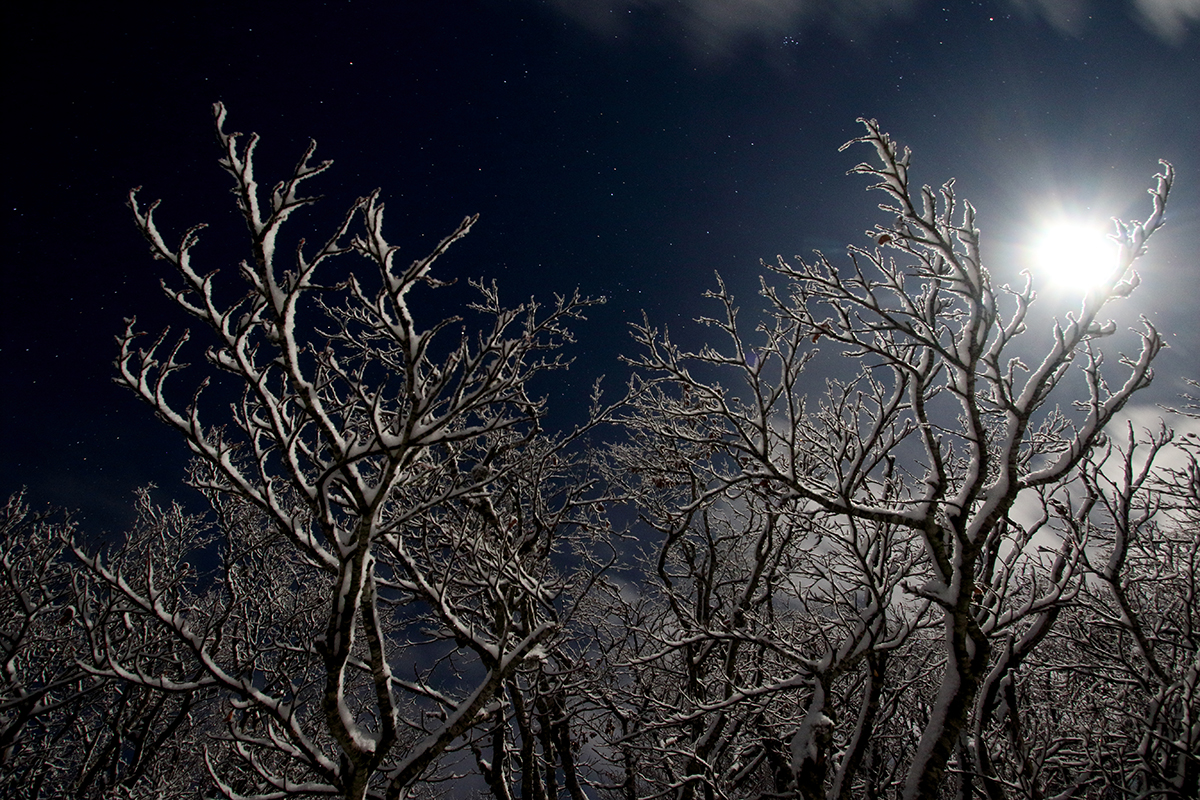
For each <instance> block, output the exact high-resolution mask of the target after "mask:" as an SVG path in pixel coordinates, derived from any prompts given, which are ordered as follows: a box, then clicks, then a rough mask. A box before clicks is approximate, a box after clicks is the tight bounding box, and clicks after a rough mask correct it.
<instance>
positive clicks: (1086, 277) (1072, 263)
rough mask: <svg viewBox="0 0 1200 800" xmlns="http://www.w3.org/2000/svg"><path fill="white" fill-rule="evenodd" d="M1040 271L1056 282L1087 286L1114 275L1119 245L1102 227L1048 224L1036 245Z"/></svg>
mask: <svg viewBox="0 0 1200 800" xmlns="http://www.w3.org/2000/svg"><path fill="white" fill-rule="evenodd" d="M1033 254H1034V262H1035V266H1036V269H1037V270H1038V272H1039V273H1041V274H1043V275H1046V276H1048V277H1049V278H1050V279H1052V280H1053V281H1054V282H1055V283H1059V284H1062V285H1066V286H1076V287H1079V288H1080V289H1087V288H1089V287H1091V286H1094V285H1096V284H1098V283H1100V282H1101V281H1103V280H1104V279H1105V278H1107V277H1109V276H1110V275H1112V271H1113V270H1114V269H1116V266H1117V245H1116V243H1115V242H1114V241H1113V240H1112V239H1110V238H1109V237H1108V236H1107V235H1106V234H1105V232H1104V230H1103V229H1102V228H1100V227H1097V226H1094V225H1084V224H1081V223H1077V222H1060V223H1057V224H1054V225H1050V226H1047V227H1046V228H1045V229H1044V230H1043V231H1042V233H1041V235H1040V236H1039V237H1038V240H1037V242H1036V243H1035V245H1034V248H1033Z"/></svg>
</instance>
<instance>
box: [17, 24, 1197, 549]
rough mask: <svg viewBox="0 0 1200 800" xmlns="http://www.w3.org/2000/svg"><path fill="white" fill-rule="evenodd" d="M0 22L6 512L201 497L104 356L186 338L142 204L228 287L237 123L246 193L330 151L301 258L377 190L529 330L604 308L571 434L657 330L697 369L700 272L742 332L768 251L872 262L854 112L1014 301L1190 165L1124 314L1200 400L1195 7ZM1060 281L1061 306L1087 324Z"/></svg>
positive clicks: (1142, 210) (564, 398)
mask: <svg viewBox="0 0 1200 800" xmlns="http://www.w3.org/2000/svg"><path fill="white" fill-rule="evenodd" d="M4 28H5V34H4V36H5V45H4V51H5V52H4V57H5V69H4V79H5V104H4V105H5V117H6V122H5V135H6V137H7V141H8V146H7V148H6V156H7V158H6V164H5V176H4V181H3V183H4V196H5V204H4V226H5V227H4V245H5V246H4V248H3V251H2V253H3V256H2V258H3V261H2V262H0V269H2V270H3V273H2V274H3V277H4V280H3V290H2V291H0V303H2V304H3V308H2V309H0V365H2V366H0V449H2V453H0V456H2V457H0V492H3V494H4V496H7V494H8V493H9V492H11V491H13V490H15V489H18V488H20V487H21V486H27V487H28V489H29V499H30V500H31V501H33V502H34V503H35V504H37V505H41V504H45V503H54V504H59V505H63V506H68V507H73V508H78V509H80V510H81V513H82V517H81V518H82V520H83V522H84V524H85V525H88V526H91V527H93V528H94V529H95V530H97V531H99V530H101V529H105V528H109V529H111V528H115V527H119V526H120V525H122V524H124V522H125V520H126V519H127V518H128V516H129V513H130V512H129V508H130V500H131V492H132V490H133V488H134V487H136V486H138V485H142V484H145V483H147V482H151V481H153V482H155V483H157V484H158V485H159V486H160V487H162V492H163V494H164V496H165V497H176V496H179V497H182V496H183V495H184V494H185V493H186V491H187V490H185V489H183V488H181V486H180V479H181V478H182V476H183V465H184V463H185V462H186V459H187V452H186V449H185V448H184V446H183V444H182V442H181V441H180V440H179V439H178V438H177V437H176V436H175V435H174V434H173V433H172V432H170V431H169V430H167V429H166V427H165V426H163V425H162V424H161V423H159V422H158V421H157V420H156V419H155V418H154V416H153V414H152V412H151V411H150V410H149V409H148V408H147V407H145V406H143V405H142V404H140V403H139V401H137V400H136V399H135V398H134V397H133V396H132V394H130V393H128V392H126V391H124V390H122V389H120V388H118V387H117V386H115V385H114V384H113V383H112V381H111V376H112V375H113V373H114V370H113V367H112V359H113V357H114V355H115V354H116V349H117V348H116V344H115V342H114V339H113V337H114V336H116V335H117V334H118V333H119V332H120V331H121V330H122V328H123V323H122V319H123V318H124V317H126V316H130V315H134V314H136V315H137V316H138V319H139V324H140V327H141V328H142V329H143V330H148V331H153V332H157V331H158V330H161V329H162V327H164V326H166V325H172V326H173V327H174V328H176V329H178V328H180V327H183V326H186V325H187V323H188V320H186V319H185V318H184V317H183V315H182V312H181V311H179V310H178V309H177V308H176V307H174V306H173V305H172V304H171V303H170V302H169V301H168V300H167V298H166V297H164V296H163V294H162V292H161V291H160V289H159V288H158V280H159V278H160V277H164V276H166V272H165V270H164V265H163V264H161V263H158V262H154V261H152V260H151V259H150V258H149V255H148V250H147V247H146V245H145V244H144V242H143V241H142V239H141V237H140V235H139V234H138V232H137V231H136V230H135V228H134V226H133V224H132V221H131V217H130V215H129V212H128V210H127V209H126V207H125V205H124V200H125V194H126V192H127V191H128V190H129V189H130V188H131V187H133V186H138V185H140V186H143V187H144V189H143V191H142V194H141V197H142V198H143V199H144V200H146V201H149V200H153V199H154V198H162V200H163V205H162V207H161V210H160V212H159V223H160V226H161V227H162V229H163V230H164V232H168V231H169V232H170V236H169V238H173V237H177V236H178V235H179V233H181V232H182V230H183V229H184V228H185V227H187V226H188V225H191V224H193V223H196V222H207V223H209V224H210V226H211V227H210V228H209V230H208V231H206V233H205V234H204V237H203V238H202V240H201V245H200V247H199V249H198V250H197V255H196V258H197V259H198V261H199V263H200V264H201V265H203V266H206V267H207V268H216V267H222V268H225V270H226V273H228V274H229V275H230V277H231V278H232V273H233V269H232V268H233V266H234V265H235V264H236V262H237V261H238V260H239V259H240V258H242V257H243V256H244V255H245V254H247V253H248V251H247V250H246V248H245V236H244V227H243V226H242V225H241V222H240V219H239V218H238V217H237V216H236V211H235V209H234V206H233V203H232V197H231V196H230V195H229V194H228V191H227V189H228V187H229V185H230V184H229V181H228V179H227V176H226V175H225V174H224V173H223V172H222V170H220V168H219V167H218V166H217V164H216V159H217V156H218V151H217V148H216V146H215V144H214V138H213V135H212V119H211V110H210V107H211V104H212V103H213V102H215V101H218V100H220V101H221V102H223V103H225V105H226V106H227V108H228V110H229V122H228V123H227V128H228V129H230V130H240V131H245V132H250V131H257V132H258V133H259V134H261V136H262V142H261V144H260V146H259V151H258V152H259V162H258V165H257V175H258V178H259V181H260V184H265V185H266V186H268V187H269V186H270V185H271V184H273V183H274V182H275V181H276V180H278V179H279V178H281V177H284V176H285V174H286V171H287V170H290V168H291V166H292V165H293V164H294V162H295V160H296V159H297V158H298V157H299V155H300V154H301V153H302V152H303V150H304V147H305V145H306V143H307V141H308V139H309V138H310V137H312V138H315V139H316V140H317V141H318V143H319V147H318V150H317V156H318V158H330V159H333V160H334V162H335V164H334V167H333V169H332V170H331V171H330V172H329V173H326V174H325V175H323V176H321V177H319V178H318V179H316V181H315V182H314V183H315V188H314V186H313V185H310V191H313V190H315V191H319V192H322V193H324V195H325V199H324V200H323V201H322V203H321V204H320V205H319V206H317V207H316V208H314V209H312V210H310V211H308V212H305V213H304V214H302V215H301V216H300V217H299V218H298V219H297V220H295V221H294V222H293V223H292V224H291V225H290V230H291V234H292V236H300V235H308V236H309V237H310V241H315V240H317V239H323V237H324V235H325V234H326V233H327V232H328V230H329V228H330V226H331V225H332V224H334V222H335V221H337V220H339V219H340V217H341V215H342V213H343V212H344V209H345V208H346V206H348V205H349V204H350V203H351V202H352V201H353V200H354V198H356V197H358V196H359V195H362V194H365V193H366V192H369V191H370V190H372V189H374V188H375V187H377V186H378V187H382V189H383V195H384V198H385V199H386V201H387V204H388V215H387V221H388V223H389V226H388V228H389V230H390V235H389V238H390V239H391V240H392V241H394V242H396V243H398V244H401V245H404V246H405V250H406V255H405V260H407V259H411V258H417V257H420V256H423V255H424V254H425V252H426V251H427V250H428V248H430V247H431V246H432V245H433V244H434V243H435V242H436V241H437V240H438V239H440V238H441V237H442V236H444V235H446V234H447V233H449V232H450V231H451V230H453V228H454V226H455V225H456V224H457V223H458V221H459V220H460V219H462V217H464V216H466V215H468V214H473V213H479V214H480V221H479V223H478V224H477V225H476V227H475V229H474V231H473V232H472V233H471V235H470V236H469V237H467V239H466V240H464V241H463V242H460V243H459V244H457V245H456V246H455V247H454V248H453V249H452V250H451V252H450V253H449V255H448V256H447V257H446V258H445V260H444V261H442V262H440V263H441V269H440V271H439V272H438V273H437V274H438V275H439V276H440V277H443V278H451V277H457V278H459V279H460V284H462V283H465V280H466V279H467V278H471V277H483V278H486V279H489V280H490V279H495V280H497V281H498V282H499V285H500V287H501V292H502V297H506V298H507V299H508V301H509V302H510V303H512V304H516V303H518V302H521V301H522V300H524V299H526V298H528V297H529V296H530V295H536V296H537V297H539V298H541V299H545V300H549V299H551V296H552V293H554V292H569V291H570V290H571V289H573V288H574V287H576V286H578V287H580V288H581V289H582V291H583V292H585V293H588V294H595V295H605V296H607V297H608V298H609V302H608V304H607V305H605V306H603V307H602V308H600V309H597V310H596V312H595V313H593V314H592V315H591V318H590V320H589V321H588V322H587V323H584V324H581V325H579V326H578V328H577V330H578V343H577V344H576V345H575V346H574V347H573V348H572V349H571V351H570V354H571V355H573V356H575V358H576V363H575V365H574V366H573V367H572V370H571V372H570V373H569V374H567V375H565V376H559V378H557V379H556V381H555V382H554V383H553V384H552V385H549V384H548V385H547V386H546V387H545V388H544V391H545V392H546V393H548V394H550V395H551V396H552V398H553V399H554V400H555V401H556V402H557V406H558V407H559V408H560V409H565V410H564V411H561V412H560V414H561V417H562V419H563V420H564V421H569V419H570V416H571V409H572V408H575V407H577V403H576V402H575V400H574V398H578V397H579V396H581V394H583V393H586V391H587V389H588V388H589V386H590V384H591V382H592V381H593V380H594V379H595V378H596V377H598V376H599V375H602V374H604V375H607V376H608V383H609V385H610V388H612V389H614V390H615V389H616V388H617V384H619V382H620V381H621V380H622V379H623V377H622V376H623V375H624V374H625V370H624V367H623V366H622V365H621V364H620V362H619V360H618V356H619V355H620V354H621V353H629V352H631V351H632V345H631V343H630V341H629V338H628V334H627V323H628V322H630V321H632V320H635V319H638V318H639V316H640V313H641V310H643V309H644V310H645V312H646V313H647V314H648V316H649V318H650V319H651V321H652V322H654V323H656V324H660V325H662V324H665V325H669V326H670V328H671V331H672V334H673V336H676V338H678V339H681V340H683V341H684V342H685V343H695V344H698V343H699V342H700V341H701V337H702V336H703V331H701V330H699V329H698V328H697V326H696V325H695V324H694V323H693V322H691V320H692V319H693V318H694V317H696V316H698V315H700V314H702V313H705V312H706V306H705V302H704V301H703V300H702V299H701V297H700V294H701V292H702V291H703V290H704V289H706V288H711V287H712V286H713V285H714V277H713V273H714V270H717V271H720V273H721V274H722V276H723V277H724V278H725V280H726V281H727V283H728V284H729V285H730V287H731V288H732V290H733V291H734V293H735V294H736V295H737V296H738V297H739V299H740V301H741V303H740V304H741V305H742V307H743V309H744V313H745V314H746V315H747V319H750V320H752V319H753V313H754V312H755V310H756V309H758V308H759V305H760V304H759V300H758V298H757V297H756V295H755V292H756V291H757V288H758V276H759V274H760V272H761V271H762V270H761V268H760V266H759V260H760V259H767V260H773V259H774V257H775V256H776V254H780V253H782V254H784V255H785V256H791V255H793V254H807V253H809V252H810V251H811V250H813V249H814V248H819V249H821V250H823V251H824V252H826V253H827V254H829V255H831V256H832V255H834V254H837V253H840V252H841V250H842V248H843V247H844V245H845V244H847V243H857V244H868V242H867V241H866V240H865V239H864V231H865V230H866V229H867V228H869V227H870V226H871V225H872V224H874V223H876V222H880V221H884V222H886V220H881V219H880V216H881V215H880V213H879V212H878V211H876V210H875V205H876V203H877V202H879V201H880V200H882V197H881V196H880V197H874V196H872V195H869V194H866V193H864V191H863V189H864V188H865V186H866V183H867V182H866V181H865V180H864V179H862V178H860V177H847V176H846V175H845V172H846V171H847V170H848V169H849V168H850V167H852V166H854V164H856V163H858V162H859V161H861V160H864V159H867V158H868V157H869V155H870V153H869V151H868V150H867V149H865V148H862V147H859V148H852V149H851V150H849V151H846V152H841V153H839V152H838V149H837V148H838V146H839V145H841V144H842V143H843V142H845V141H846V140H848V139H850V138H852V137H854V136H856V135H858V134H859V132H860V130H861V128H860V127H858V126H857V125H856V123H855V119H856V118H857V117H860V116H866V117H874V118H877V119H879V120H880V122H881V123H882V125H883V127H884V128H885V130H888V131H890V132H891V133H892V134H893V136H895V137H896V138H897V139H899V140H900V141H901V142H902V143H904V144H907V145H909V146H911V147H912V148H913V152H914V165H915V166H914V169H915V179H916V181H917V182H918V183H922V182H924V183H930V184H933V185H938V184H940V183H941V182H942V181H943V180H945V179H946V178H948V177H951V176H955V177H957V179H958V183H957V186H958V190H959V192H960V196H961V197H965V198H968V199H970V200H971V201H972V202H973V203H974V204H975V206H976V207H977V209H978V211H979V216H978V225H979V227H980V228H981V230H982V232H983V237H984V247H985V251H984V253H985V257H986V258H987V259H988V262H989V265H990V268H991V269H992V271H993V272H994V273H995V274H996V275H997V276H998V280H1001V281H1002V280H1014V279H1015V276H1016V274H1017V273H1018V272H1019V271H1020V270H1022V269H1025V268H1027V267H1029V266H1030V264H1029V263H1028V262H1029V252H1028V251H1029V247H1030V245H1029V242H1030V240H1031V232H1032V231H1033V230H1034V229H1035V228H1036V227H1037V225H1038V224H1040V221H1041V220H1043V219H1045V218H1048V217H1049V216H1052V215H1058V214H1067V215H1074V216H1076V217H1079V218H1082V219H1088V220H1098V221H1103V220H1105V219H1107V218H1109V217H1111V216H1122V217H1126V218H1129V217H1134V218H1137V219H1144V218H1145V216H1146V215H1147V213H1148V209H1149V198H1148V197H1147V195H1146V194H1145V189H1146V188H1147V187H1148V186H1150V185H1151V183H1152V176H1153V175H1154V173H1155V171H1156V170H1157V169H1158V165H1157V161H1158V159H1159V158H1164V159H1167V160H1169V161H1171V162H1173V163H1174V165H1175V167H1176V170H1177V175H1178V178H1177V183H1176V187H1175V190H1174V192H1173V194H1172V197H1171V200H1170V204H1169V207H1168V224H1167V227H1166V228H1165V229H1164V230H1163V231H1161V232H1160V233H1159V234H1157V235H1156V236H1155V238H1154V239H1153V240H1152V243H1151V252H1150V254H1149V256H1148V257H1147V258H1146V259H1145V260H1144V261H1143V262H1142V263H1141V264H1140V266H1139V271H1140V272H1141V274H1142V277H1143V287H1142V289H1141V290H1139V292H1138V293H1137V294H1136V295H1135V296H1134V297H1133V298H1131V299H1129V300H1128V301H1124V303H1125V304H1124V305H1123V306H1122V307H1121V309H1120V314H1121V315H1123V316H1121V317H1120V318H1119V320H1118V321H1119V322H1121V324H1122V325H1123V326H1125V327H1129V326H1131V325H1133V324H1135V323H1136V320H1137V316H1138V315H1139V314H1145V315H1147V316H1148V317H1150V318H1151V319H1153V320H1154V321H1155V323H1156V324H1157V325H1158V326H1159V328H1160V330H1162V331H1163V333H1164V334H1165V336H1166V339H1167V341H1168V342H1169V344H1170V346H1171V349H1170V350H1169V351H1167V352H1166V353H1164V355H1163V356H1162V357H1161V358H1160V360H1159V362H1158V369H1157V374H1158V378H1157V379H1156V382H1155V385H1154V386H1153V387H1152V389H1151V390H1150V393H1148V394H1146V395H1144V396H1143V397H1142V398H1141V399H1140V400H1139V402H1141V403H1143V404H1146V403H1150V404H1153V403H1154V402H1171V401H1173V399H1174V398H1175V397H1176V396H1177V395H1178V393H1179V392H1180V390H1181V386H1182V378H1183V377H1185V376H1191V377H1200V326H1198V325H1197V324H1196V314H1197V311H1196V309H1197V307H1198V303H1197V296H1198V295H1197V287H1198V286H1200V247H1198V246H1197V243H1198V242H1200V2H1197V0H1138V2H1133V1H1132V0H1130V2H1123V1H1118V0H1108V1H1107V2H1091V3H1089V2H1087V0H1074V1H1072V0H996V2H953V3H934V2H920V1H919V0H910V1H909V2H905V1H904V0H892V1H891V2H888V1H887V0H853V1H851V0H823V1H822V2H808V1H807V0H556V1H555V2H547V1H546V0H509V2H499V1H498V0H496V1H493V0H473V1H472V0H461V1H460V0H453V1H452V0H428V1H424V0H423V1H422V2H413V1H411V0H407V1H406V0H394V1H393V2H359V1H356V2H341V3H339V2H330V3H314V2H305V1H304V0H292V1H291V2H286V3H285V2H271V3H253V2H245V1H243V2H239V3H237V4H227V3H222V2H210V3H175V2H161V1H160V2H156V3H153V4H145V5H143V4H140V3H131V2H116V3H89V4H83V3H59V2H52V1H46V0H43V1H42V2H38V3H30V4H27V7H26V8H24V9H21V10H18V11H11V10H10V11H9V12H8V13H7V15H6V20H5V24H4ZM1045 277H1046V276H1035V279H1037V280H1038V281H1039V286H1044V288H1043V290H1042V291H1041V292H1040V295H1041V303H1042V304H1044V311H1045V312H1047V313H1053V314H1059V315H1061V314H1063V313H1065V312H1066V311H1068V310H1070V309H1071V308H1072V307H1073V305H1074V304H1076V303H1077V302H1078V297H1077V296H1075V295H1072V294H1071V291H1070V287H1062V286H1057V287H1056V286H1055V285H1053V283H1052V282H1051V281H1049V280H1045ZM455 291H458V290H457V289H456V290H452V291H451V292H450V293H449V296H448V297H447V298H444V299H443V300H444V302H446V303H449V304H452V303H454V302H458V301H459V300H461V298H462V297H465V296H467V295H465V294H463V293H461V292H460V293H459V294H458V295H455V294H454V292H455ZM456 298H458V299H456ZM443 300H431V301H430V306H429V308H426V309H424V312H425V313H426V314H427V315H428V316H427V317H426V319H425V321H426V322H432V321H433V320H434V319H435V318H437V317H436V316H435V315H437V314H440V313H445V312H446V311H448V310H453V309H452V308H451V306H450V305H445V306H443V305H439V303H441V302H443ZM197 338H202V337H197ZM193 355H194V356H195V357H196V359H198V358H199V356H200V351H199V349H197V350H196V351H195V352H194V353H193ZM1114 356H1115V353H1114ZM1112 360H1113V361H1115V360H1116V359H1115V357H1114V358H1113V359H1112ZM191 374H192V375H193V376H196V378H197V379H198V377H199V375H200V370H199V369H197V370H194V371H193V372H192V373H191ZM180 386H181V387H182V386H183V384H180ZM211 417H212V415H211V414H210V418H211Z"/></svg>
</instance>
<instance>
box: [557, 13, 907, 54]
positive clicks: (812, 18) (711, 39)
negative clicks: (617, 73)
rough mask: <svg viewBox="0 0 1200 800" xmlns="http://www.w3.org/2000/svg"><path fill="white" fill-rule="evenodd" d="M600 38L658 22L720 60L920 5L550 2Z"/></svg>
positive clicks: (859, 25)
mask: <svg viewBox="0 0 1200 800" xmlns="http://www.w3.org/2000/svg"><path fill="white" fill-rule="evenodd" d="M551 2H552V3H553V5H554V6H556V7H557V8H558V9H559V11H561V12H562V13H564V14H566V15H567V16H569V17H573V18H574V19H576V20H578V21H579V22H581V23H583V24H584V25H586V26H587V27H589V28H591V29H592V30H593V31H595V32H596V33H598V34H602V35H605V36H614V37H618V38H619V37H621V36H622V35H624V34H626V33H628V32H629V31H630V30H631V29H632V28H633V27H634V26H635V25H636V24H637V23H638V22H639V21H640V20H642V19H643V18H645V17H646V16H653V17H655V18H657V19H660V20H663V21H664V22H666V23H667V24H669V25H670V26H671V27H673V28H675V29H676V30H677V31H678V33H679V34H680V35H681V37H682V38H683V40H684V43H685V44H686V45H687V46H688V47H689V48H690V49H692V50H693V51H694V52H695V53H696V54H698V55H701V56H706V57H712V58H720V57H721V56H723V55H725V54H726V53H728V52H729V50H730V49H731V48H732V47H734V46H736V45H737V44H739V43H742V42H746V41H753V40H769V39H773V38H777V37H782V36H792V35H795V34H797V33H798V32H799V31H800V30H801V29H802V28H804V27H806V26H807V25H810V24H822V25H825V26H827V27H830V28H833V29H835V30H838V31H841V32H843V33H847V34H850V35H853V33H854V32H855V31H857V30H861V29H864V28H867V27H872V26H874V25H877V24H879V23H881V22H882V21H884V20H886V19H887V18H888V17H893V16H897V15H902V14H904V13H906V12H907V11H908V10H909V9H910V8H912V7H913V6H916V5H918V4H919V3H920V0H551Z"/></svg>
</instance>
